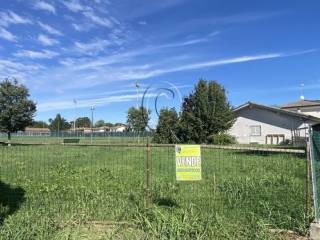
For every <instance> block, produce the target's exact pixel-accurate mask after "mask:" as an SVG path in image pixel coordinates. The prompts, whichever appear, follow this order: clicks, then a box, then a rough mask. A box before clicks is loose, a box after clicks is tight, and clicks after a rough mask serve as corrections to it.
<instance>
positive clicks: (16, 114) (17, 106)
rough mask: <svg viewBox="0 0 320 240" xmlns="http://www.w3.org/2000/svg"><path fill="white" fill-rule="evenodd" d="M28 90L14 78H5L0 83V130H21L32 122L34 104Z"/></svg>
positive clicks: (9, 137) (8, 131) (9, 134)
mask: <svg viewBox="0 0 320 240" xmlns="http://www.w3.org/2000/svg"><path fill="white" fill-rule="evenodd" d="M29 97H30V95H29V90H28V89H27V88H26V87H25V86H24V85H22V84H19V83H18V81H17V80H16V79H8V78H7V79H5V80H4V81H2V82H1V83H0V131H2V132H6V133H7V134H8V140H9V141H10V140H11V133H12V132H16V131H23V130H24V129H25V127H27V126H29V125H30V124H32V119H33V117H34V114H35V112H36V104H35V103H34V102H33V101H32V100H30V99H29Z"/></svg>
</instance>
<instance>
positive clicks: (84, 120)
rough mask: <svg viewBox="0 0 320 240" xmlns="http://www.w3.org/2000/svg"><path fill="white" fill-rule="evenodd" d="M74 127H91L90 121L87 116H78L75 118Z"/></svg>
mask: <svg viewBox="0 0 320 240" xmlns="http://www.w3.org/2000/svg"><path fill="white" fill-rule="evenodd" d="M76 127H80V128H90V127H91V121H90V119H89V118H88V117H79V118H77V120H76Z"/></svg>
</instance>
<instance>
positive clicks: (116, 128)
mask: <svg viewBox="0 0 320 240" xmlns="http://www.w3.org/2000/svg"><path fill="white" fill-rule="evenodd" d="M126 130H127V126H126V125H119V126H114V127H110V132H125V131H126Z"/></svg>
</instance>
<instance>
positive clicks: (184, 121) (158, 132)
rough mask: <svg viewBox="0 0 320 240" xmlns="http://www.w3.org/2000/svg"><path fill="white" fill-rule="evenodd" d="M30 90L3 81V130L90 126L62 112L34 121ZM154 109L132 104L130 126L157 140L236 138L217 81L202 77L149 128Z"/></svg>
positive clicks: (86, 120)
mask: <svg viewBox="0 0 320 240" xmlns="http://www.w3.org/2000/svg"><path fill="white" fill-rule="evenodd" d="M29 98H30V94H29V90H28V89H27V88H26V87H25V86H24V85H22V84H19V83H18V82H17V81H16V80H15V79H13V80H12V79H5V80H4V81H2V82H1V83H0V131H2V132H6V133H7V134H8V139H9V140H10V138H11V133H12V132H17V131H23V130H24V129H25V127H27V126H32V127H48V128H49V129H50V130H51V131H63V130H68V129H70V128H72V127H74V126H75V127H76V128H79V127H80V128H82V127H84V128H89V127H91V120H90V119H89V118H88V117H79V118H77V119H76V121H75V123H74V122H68V121H67V120H66V119H65V118H63V117H62V116H61V114H57V115H56V117H55V118H54V119H49V123H46V122H44V121H34V120H33V118H34V115H35V113H36V103H35V102H33V101H32V100H30V99H29ZM150 114H151V111H150V110H148V109H146V108H144V107H139V108H135V107H131V108H129V110H128V112H127V130H128V131H134V132H144V131H152V132H153V141H154V142H157V143H219V142H227V143H228V142H232V141H233V139H232V137H230V136H229V135H228V134H227V130H228V129H230V128H231V126H232V125H233V123H234V121H235V118H234V115H233V111H232V106H231V104H230V103H229V101H228V99H227V96H226V91H225V89H224V87H223V86H222V85H220V84H219V83H218V82H216V81H206V80H203V79H200V80H199V81H198V83H197V84H196V85H195V86H194V89H193V91H192V92H191V93H190V94H189V95H188V96H186V97H184V99H183V102H182V105H181V109H180V111H179V112H177V111H176V109H174V108H164V109H161V110H160V114H159V119H158V124H157V126H156V128H155V129H151V128H148V123H149V121H150ZM118 125H122V124H121V123H116V124H112V123H109V122H105V121H104V120H99V121H97V122H96V123H95V124H94V126H95V127H103V126H106V127H112V126H118Z"/></svg>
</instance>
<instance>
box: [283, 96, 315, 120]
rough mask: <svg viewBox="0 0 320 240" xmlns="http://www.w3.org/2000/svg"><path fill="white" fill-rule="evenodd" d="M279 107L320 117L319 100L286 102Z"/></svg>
mask: <svg viewBox="0 0 320 240" xmlns="http://www.w3.org/2000/svg"><path fill="white" fill-rule="evenodd" d="M281 109H284V110H289V111H293V112H298V113H303V114H307V115H311V116H315V117H318V118H320V100H304V99H301V100H299V101H296V102H292V103H288V104H285V105H283V106H281Z"/></svg>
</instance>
